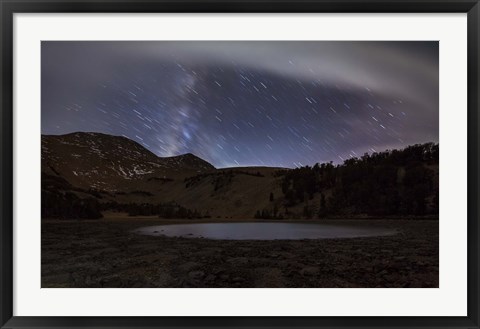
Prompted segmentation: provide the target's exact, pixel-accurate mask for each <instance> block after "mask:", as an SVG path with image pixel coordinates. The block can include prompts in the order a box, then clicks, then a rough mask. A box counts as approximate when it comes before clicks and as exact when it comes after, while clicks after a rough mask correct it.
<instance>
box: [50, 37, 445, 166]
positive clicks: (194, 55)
mask: <svg viewBox="0 0 480 329" xmlns="http://www.w3.org/2000/svg"><path fill="white" fill-rule="evenodd" d="M41 61H42V66H41V67H42V92H41V95H42V102H41V104H42V105H41V106H42V108H41V111H42V113H41V114H42V120H41V124H42V127H41V128H42V134H66V133H71V132H76V131H88V132H101V133H106V134H112V135H119V136H125V137H128V138H130V139H132V140H134V141H136V142H138V143H140V144H141V145H143V146H144V147H146V148H147V149H149V150H150V151H152V152H153V153H155V154H157V155H158V156H162V157H165V156H174V155H180V154H184V153H193V154H195V155H197V156H199V157H201V158H202V159H204V160H206V161H208V162H210V163H212V164H213V165H214V166H216V167H217V168H221V167H232V166H252V165H255V166H278V167H288V168H294V167H299V166H304V165H313V164H315V163H317V162H328V161H333V162H334V163H342V162H343V161H344V160H345V159H348V158H350V157H359V156H361V155H363V154H364V153H365V152H368V153H372V152H378V151H384V150H386V149H394V148H403V147H405V146H407V145H411V144H416V143H423V142H438V125H439V124H438V121H439V111H438V108H439V100H438V98H439V94H438V83H439V78H438V71H439V68H438V42H427V41H425V42H423V41H422V42H407V41H397V42H384V41H379V42H370V41H368V42H367V41H361V42H346V41H339V42H327V41H309V42H303V41H155V42H154V41H151V42H150V41H148V42H147V41H128V42H126V41H125V42H121V41H118V42H117V41H115V42H109V41H106V42H91V41H81V42H78V41H44V42H42V60H41Z"/></svg>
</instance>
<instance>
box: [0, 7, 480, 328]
mask: <svg viewBox="0 0 480 329" xmlns="http://www.w3.org/2000/svg"><path fill="white" fill-rule="evenodd" d="M0 8H1V40H0V42H1V49H2V51H1V67H0V69H1V76H2V80H1V81H2V88H1V111H0V118H1V119H0V122H1V135H0V139H1V143H0V147H1V149H0V157H1V164H0V168H1V170H0V171H1V176H0V186H1V198H0V209H1V226H0V241H1V253H0V269H1V271H0V296H1V297H0V298H1V299H0V303H1V307H0V325H1V328H180V327H181V328H220V327H235V328H265V329H266V328H274V327H279V328H307V327H308V328H327V327H330V328H373V327H376V328H379V327H382V328H389V327H391V328H393V327H395V328H427V327H428V328H479V295H480V289H479V281H480V276H479V266H480V265H479V264H480V262H479V247H480V246H479V236H480V230H479V225H478V220H479V213H478V210H479V207H478V201H479V194H478V188H479V156H480V153H479V144H478V139H479V135H478V132H479V126H480V121H479V115H478V111H479V98H478V95H479V84H478V82H479V75H480V71H479V65H478V63H479V52H478V48H479V30H480V25H479V16H480V4H479V1H478V0H403V1H398V0H368V1H357V0H256V1H254V0H198V1H194V0H139V1H136V0H116V1H115V0H111V1H110V0H83V1H68V0H30V1H28V0H27V1H21V0H20V1H18V0H17V1H13V0H0ZM95 12H99V13H107V12H112V13H113V12H114V13H130V12H131V13H144V12H163V13H174V12H180V13H186V12H188V13H205V12H211V13H213V12H214V13H230V12H235V13H254V12H258V13H268V12H272V13H302V12H308V13H313V12H324V13H334V12H340V13H342V12H343V13H345V12H348V13H427V12H433V13H451V12H457V13H459V12H460V13H468V63H467V65H468V128H467V129H468V145H467V146H468V301H467V302H468V315H467V316H466V317H438V316H437V317H426V316H425V317H421V316H420V317H330V316H328V317H313V316H312V317H24V316H13V302H14V300H13V298H14V296H13V289H12V287H13V281H14V277H13V274H12V272H13V233H12V232H13V218H14V217H13V191H14V188H15V187H14V186H13V180H12V176H13V171H14V164H13V144H14V140H13V122H12V118H13V60H14V58H13V32H14V31H13V16H14V14H15V13H95ZM451 302H452V303H455V301H453V300H452V301H451ZM393 306H394V305H392V307H393Z"/></svg>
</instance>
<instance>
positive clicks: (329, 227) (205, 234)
mask: <svg viewBox="0 0 480 329" xmlns="http://www.w3.org/2000/svg"><path fill="white" fill-rule="evenodd" d="M135 232H136V233H138V234H144V235H153V236H168V237H183V238H205V239H214V240H303V239H338V238H357V237H372V236H384V235H392V234H396V233H397V231H396V230H393V229H387V228H380V227H365V226H355V225H333V224H321V223H279V222H274V223H264V222H253V223H197V224H176V225H160V226H147V227H142V228H139V229H137V230H135Z"/></svg>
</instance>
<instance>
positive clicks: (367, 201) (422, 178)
mask: <svg viewBox="0 0 480 329" xmlns="http://www.w3.org/2000/svg"><path fill="white" fill-rule="evenodd" d="M438 162H439V147H438V144H434V143H426V144H416V145H412V146H408V147H407V148H405V149H403V150H392V151H389V150H387V151H385V152H379V153H373V154H371V155H370V154H365V155H363V156H362V157H360V158H351V159H348V160H345V161H344V163H343V164H341V165H333V163H331V162H330V163H322V164H318V163H317V164H315V165H314V166H312V167H310V166H305V167H301V168H297V169H293V170H288V171H282V172H281V173H279V175H280V176H281V177H282V178H281V188H282V193H283V196H284V206H285V209H286V212H288V208H289V207H294V206H296V205H299V204H303V205H304V208H303V209H304V211H303V216H304V217H308V218H311V217H316V216H318V217H320V218H323V217H329V216H340V215H368V216H394V215H399V216H411V215H413V216H424V215H438V193H439V191H438V173H437V172H436V171H435V169H434V168H437V170H438ZM315 195H317V196H318V195H319V197H320V198H318V197H317V198H315V200H318V199H320V201H319V202H318V201H316V203H314V202H313V201H312V200H313V199H314V196H315ZM260 214H261V212H260ZM267 215H268V214H267Z"/></svg>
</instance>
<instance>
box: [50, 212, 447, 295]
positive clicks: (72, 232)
mask: <svg viewBox="0 0 480 329" xmlns="http://www.w3.org/2000/svg"><path fill="white" fill-rule="evenodd" d="M210 221H212V220H210ZM179 222H185V220H183V221H179V220H177V221H175V220H160V219H157V218H144V219H140V218H108V217H107V218H105V219H101V220H95V221H94V220H92V221H60V220H43V221H42V287H43V288H49V287H79V288H80V287H91V288H96V287H112V288H118V287H132V288H133V287H135V288H138V287H145V288H154V287H257V288H260V287H332V288H335V287H438V278H439V275H438V220H351V221H348V220H341V221H340V220H334V221H326V220H322V221H321V222H322V223H328V222H335V223H336V224H338V223H342V224H343V223H345V224H346V225H348V224H351V223H352V222H354V223H355V225H366V226H380V227H388V228H394V229H397V230H398V231H399V234H396V235H393V236H384V237H374V238H371V237H370V238H353V239H328V240H296V241H295V240H293V241H225V240H207V239H188V238H167V237H153V236H145V235H138V234H135V233H132V230H134V229H136V228H139V227H142V226H149V225H160V224H168V223H179ZM187 222H188V223H192V222H199V221H193V220H188V221H187Z"/></svg>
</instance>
